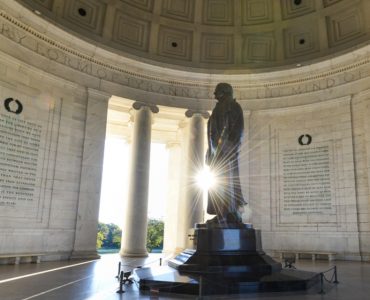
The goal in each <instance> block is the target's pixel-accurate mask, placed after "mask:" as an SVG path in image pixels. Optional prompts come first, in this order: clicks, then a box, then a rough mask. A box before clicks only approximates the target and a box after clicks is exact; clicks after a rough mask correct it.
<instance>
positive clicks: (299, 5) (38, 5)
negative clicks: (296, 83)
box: [18, 0, 370, 72]
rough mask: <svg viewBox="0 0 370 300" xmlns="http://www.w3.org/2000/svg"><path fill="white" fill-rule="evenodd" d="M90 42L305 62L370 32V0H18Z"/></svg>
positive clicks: (224, 63) (138, 53) (246, 68)
mask: <svg viewBox="0 0 370 300" xmlns="http://www.w3.org/2000/svg"><path fill="white" fill-rule="evenodd" d="M18 2H20V3H22V4H24V5H25V6H26V7H28V8H30V9H32V10H33V11H35V12H36V13H38V14H40V15H41V17H44V18H46V19H48V20H49V21H52V22H53V23H55V24H57V25H59V26H61V27H62V28H63V29H65V30H67V31H69V32H72V33H74V34H76V35H77V36H79V37H81V38H83V39H85V40H88V41H89V42H90V43H93V44H96V45H97V46H99V47H102V48H105V49H108V50H110V51H113V52H115V53H118V54H120V55H123V56H126V57H130V58H135V59H138V60H140V61H144V62H149V63H151V64H157V65H171V66H172V67H174V68H179V69H188V70H192V71H202V72H203V71H204V70H206V69H207V72H225V71H226V72H233V71H238V70H239V71H243V72H257V71H266V70H271V68H277V67H285V68H287V67H288V68H290V67H292V66H300V65H305V64H309V63H311V62H313V61H318V60H322V59H325V58H328V57H329V56H330V57H331V56H333V55H334V54H335V55H338V54H341V53H344V52H347V51H349V50H351V49H353V48H354V47H359V46H362V45H364V44H366V43H367V42H368V41H369V37H370V24H369V20H370V1H368V0H18Z"/></svg>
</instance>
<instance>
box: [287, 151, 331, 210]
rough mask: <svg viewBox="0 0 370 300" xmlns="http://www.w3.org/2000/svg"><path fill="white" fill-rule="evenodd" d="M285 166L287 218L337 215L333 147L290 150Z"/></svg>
mask: <svg viewBox="0 0 370 300" xmlns="http://www.w3.org/2000/svg"><path fill="white" fill-rule="evenodd" d="M282 164H283V182H282V184H283V186H282V189H283V190H282V207H281V209H282V212H283V213H284V214H285V215H296V214H316V213H317V214H330V213H332V212H333V211H332V210H333V203H332V195H331V190H332V189H331V180H330V158H329V146H320V147H305V148H298V149H286V150H284V151H283V153H282Z"/></svg>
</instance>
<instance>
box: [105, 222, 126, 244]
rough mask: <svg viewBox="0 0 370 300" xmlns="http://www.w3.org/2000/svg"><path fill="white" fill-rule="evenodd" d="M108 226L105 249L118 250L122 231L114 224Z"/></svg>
mask: <svg viewBox="0 0 370 300" xmlns="http://www.w3.org/2000/svg"><path fill="white" fill-rule="evenodd" d="M107 226H108V229H109V231H108V234H107V237H106V239H105V241H104V247H105V248H120V247H121V236H122V230H121V228H119V227H118V226H117V225H116V224H113V223H110V224H107Z"/></svg>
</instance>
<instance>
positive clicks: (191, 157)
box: [178, 110, 209, 248]
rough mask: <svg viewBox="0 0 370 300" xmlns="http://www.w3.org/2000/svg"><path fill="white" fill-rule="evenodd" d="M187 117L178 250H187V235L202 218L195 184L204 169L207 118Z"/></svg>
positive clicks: (189, 113)
mask: <svg viewBox="0 0 370 300" xmlns="http://www.w3.org/2000/svg"><path fill="white" fill-rule="evenodd" d="M185 115H186V117H188V118H189V119H190V120H189V123H188V131H187V147H186V157H185V159H186V163H185V172H184V174H185V178H184V186H183V193H184V198H183V199H182V203H181V205H182V207H181V208H180V210H179V211H180V212H179V220H180V234H181V235H180V239H179V244H178V246H179V248H189V247H191V245H192V243H191V242H189V237H188V235H189V234H190V233H191V230H192V229H193V228H194V225H195V224H196V223H202V222H203V218H204V209H203V190H202V188H201V187H199V186H198V184H197V182H196V176H197V174H198V173H199V172H200V171H201V170H202V169H203V168H204V155H205V152H204V144H205V137H204V136H205V119H206V118H208V117H209V114H208V113H207V112H195V111H191V110H187V111H186V113H185Z"/></svg>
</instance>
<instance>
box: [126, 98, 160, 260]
mask: <svg viewBox="0 0 370 300" xmlns="http://www.w3.org/2000/svg"><path fill="white" fill-rule="evenodd" d="M132 107H133V108H134V109H135V116H134V128H133V137H132V147H131V166H130V178H129V181H130V182H129V193H128V199H127V205H126V210H125V223H124V224H125V225H124V227H123V231H122V243H121V251H120V254H121V255H122V256H136V257H143V256H147V255H148V252H147V250H146V236H147V223H148V222H147V221H148V192H149V168H150V144H151V129H152V114H153V113H157V112H158V111H159V110H158V107H156V106H154V105H148V104H145V103H141V102H135V103H134V104H133V106H132Z"/></svg>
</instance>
